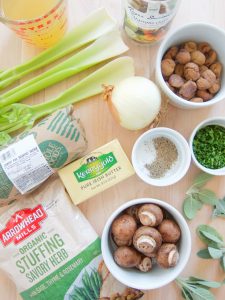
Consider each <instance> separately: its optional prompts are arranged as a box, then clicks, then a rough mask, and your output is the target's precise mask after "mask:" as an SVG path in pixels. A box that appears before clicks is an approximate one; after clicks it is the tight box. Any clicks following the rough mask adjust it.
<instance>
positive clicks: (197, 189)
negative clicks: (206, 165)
mask: <svg viewBox="0 0 225 300" xmlns="http://www.w3.org/2000/svg"><path fill="white" fill-rule="evenodd" d="M212 177H213V176H212V175H209V174H206V173H201V174H200V175H198V176H197V177H196V178H195V179H194V182H193V184H192V185H191V187H190V188H189V189H188V190H187V192H186V197H185V199H184V204H183V212H184V215H185V217H186V218H188V219H189V220H192V219H193V218H194V217H195V216H196V214H197V212H198V211H199V210H200V209H201V208H202V206H203V204H208V205H212V206H216V205H217V203H218V198H217V196H216V194H215V193H214V192H213V191H211V190H208V189H205V188H204V186H205V184H206V183H207V182H208V181H209V180H210V179H211V178H212Z"/></svg>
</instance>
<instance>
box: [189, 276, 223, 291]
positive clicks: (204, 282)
mask: <svg viewBox="0 0 225 300" xmlns="http://www.w3.org/2000/svg"><path fill="white" fill-rule="evenodd" d="M189 279H190V281H193V282H195V283H197V284H200V285H202V286H203V287H208V288H214V289H216V288H219V287H221V286H222V283H221V282H217V281H208V280H205V279H202V278H198V277H194V276H191V277H189Z"/></svg>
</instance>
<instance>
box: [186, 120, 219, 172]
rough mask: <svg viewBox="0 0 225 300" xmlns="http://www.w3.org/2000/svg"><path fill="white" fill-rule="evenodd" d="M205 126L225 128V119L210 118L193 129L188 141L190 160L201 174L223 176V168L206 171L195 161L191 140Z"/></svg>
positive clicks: (206, 169)
mask: <svg viewBox="0 0 225 300" xmlns="http://www.w3.org/2000/svg"><path fill="white" fill-rule="evenodd" d="M207 125H220V126H223V127H225V117H216V118H210V119H206V120H205V121H203V122H202V123H200V124H199V125H198V126H196V127H195V129H194V130H193V132H192V134H191V137H190V140H189V145H190V148H191V156H192V159H193V161H194V163H195V165H196V166H197V167H198V168H199V169H201V170H202V171H203V172H205V173H208V174H211V175H215V176H223V175H225V167H224V168H221V169H208V168H206V167H204V166H202V165H201V164H200V163H199V162H198V161H197V159H196V157H195V154H194V151H193V140H194V137H195V135H196V133H197V132H198V130H199V129H201V128H203V127H206V126H207Z"/></svg>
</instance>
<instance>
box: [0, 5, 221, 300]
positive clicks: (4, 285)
mask: <svg viewBox="0 0 225 300" xmlns="http://www.w3.org/2000/svg"><path fill="white" fill-rule="evenodd" d="M37 2H38V1H37ZM69 5H70V10H69V20H70V27H72V26H74V25H76V24H77V23H79V21H80V20H82V19H84V18H85V16H87V15H88V13H89V12H91V11H93V10H94V9H96V8H97V7H101V6H104V7H106V8H107V9H108V12H109V13H110V14H111V15H112V16H113V17H115V18H117V19H118V21H119V22H120V24H121V18H122V9H121V1H120V0H95V1H93V0H85V1H81V0H71V1H70V3H69ZM224 11H225V2H224V1H223V0H216V1H213V0H198V1H196V0H189V1H188V0H183V1H182V4H181V6H180V9H179V12H178V14H177V16H176V17H175V19H174V22H173V24H172V27H171V29H175V28H177V27H179V26H181V25H184V24H187V23H190V22H193V21H202V22H210V23H213V24H215V25H218V26H220V27H221V28H223V29H225V18H224ZM126 42H127V44H128V45H129V47H130V50H129V52H128V54H129V55H130V56H132V57H133V58H134V60H135V67H136V74H137V75H141V76H145V77H147V78H152V77H153V74H154V66H155V58H156V53H157V49H158V45H155V46H152V47H148V46H142V45H137V44H135V43H134V42H132V41H130V40H126ZM37 53H38V50H37V49H35V48H33V47H31V46H28V45H26V44H24V43H23V42H22V41H21V40H19V39H18V38H17V37H16V36H15V35H14V33H12V32H11V31H10V30H9V29H7V28H6V27H5V26H4V25H0V68H2V69H5V68H9V67H12V66H14V65H17V64H19V63H21V62H24V61H26V60H28V59H29V58H31V57H32V56H34V55H35V54H37ZM39 73H40V71H38V72H36V74H39ZM87 73H88V72H86V74H87ZM86 74H85V73H82V74H81V75H78V76H75V78H72V79H69V80H66V81H64V82H62V83H59V84H57V85H56V86H54V87H51V88H48V89H47V90H45V91H42V92H40V93H38V94H36V95H34V96H32V97H30V98H29V99H27V100H26V102H27V103H39V102H42V101H45V100H49V99H51V98H53V97H55V96H56V95H58V93H60V92H62V91H63V90H65V89H66V88H68V87H70V86H71V85H72V84H73V83H74V82H76V81H77V80H79V79H80V78H83V77H84V76H85V75H86ZM76 109H77V116H79V117H80V118H81V120H82V122H83V124H84V126H85V128H86V132H87V137H88V141H89V150H93V149H95V148H97V147H99V146H101V145H103V144H105V143H107V142H109V141H111V140H112V139H114V138H118V139H119V141H120V143H121V144H122V146H123V148H124V150H125V151H126V153H127V155H128V156H129V157H130V155H131V150H132V146H133V144H134V142H135V140H136V139H137V138H138V136H139V135H140V134H141V133H142V132H141V131H139V132H130V131H127V130H125V129H123V128H121V127H120V126H119V125H117V124H116V123H115V122H114V120H113V119H112V117H111V115H110V113H109V111H108V107H107V105H106V103H104V102H103V100H102V98H101V97H100V96H99V97H95V98H92V99H90V100H88V101H86V102H83V103H80V104H78V105H76ZM212 116H225V102H224V101H223V102H221V103H219V104H216V105H214V106H213V107H212V108H207V109H204V110H196V111H186V110H181V109H178V108H175V107H172V106H169V110H168V115H167V118H166V120H164V121H163V123H162V124H161V125H163V126H166V127H170V128H173V129H176V130H177V131H179V132H180V133H182V134H183V135H184V136H185V137H186V138H188V137H189V136H190V133H191V131H192V130H193V128H194V127H195V126H196V125H197V124H198V123H199V122H201V121H202V120H204V119H205V118H208V117H212ZM198 172H199V170H198V169H197V168H196V167H195V166H194V165H193V164H192V165H191V168H190V170H189V171H188V173H187V175H186V176H185V178H184V179H183V180H181V181H180V182H179V183H177V184H175V185H173V186H170V187H166V188H157V187H152V186H149V185H147V184H145V183H144V182H142V181H141V180H140V179H139V178H138V177H137V176H133V177H131V178H130V179H128V180H125V181H124V182H122V183H120V184H118V185H116V186H115V187H113V188H110V189H108V190H107V191H105V192H103V193H101V194H99V195H97V196H96V197H93V198H91V199H89V200H88V201H86V202H85V203H83V204H81V205H80V209H81V210H82V211H83V213H84V214H85V216H86V217H87V219H88V220H89V221H90V223H91V224H92V225H93V227H94V228H95V230H96V231H97V232H98V234H99V235H101V232H102V229H103V226H104V224H105V222H106V220H107V218H108V216H109V215H110V214H111V213H112V212H113V211H114V210H115V209H116V208H117V207H118V206H120V205H121V204H122V203H124V202H126V201H128V200H131V199H135V198H140V197H153V198H158V199H162V200H164V201H166V202H168V203H170V204H172V205H174V206H175V207H176V208H177V209H179V210H181V207H182V202H183V198H184V194H185V191H186V190H187V188H188V187H189V186H190V184H191V182H192V180H193V178H194V176H195V175H196V174H197V173H198ZM224 186H225V178H224V177H217V178H213V180H212V181H211V182H210V183H209V187H210V188H212V189H213V190H214V191H215V192H216V193H217V195H218V196H219V197H222V196H224V195H225V188H224ZM210 216H211V208H210V207H207V206H205V207H204V208H203V209H202V210H201V211H200V212H199V213H198V216H197V217H196V218H195V219H194V220H193V221H191V222H189V226H190V230H191V234H192V242H193V247H192V254H191V258H190V260H189V262H188V264H187V266H186V268H185V270H184V272H183V274H182V275H184V276H189V275H195V276H199V277H203V278H207V279H210V280H222V279H223V278H224V273H223V271H222V269H221V268H220V266H219V263H218V261H212V260H202V259H200V258H198V257H197V256H196V252H197V251H198V250H199V249H200V248H202V247H203V244H202V243H201V242H200V241H199V239H198V238H197V236H196V233H195V230H196V227H197V226H198V225H199V224H210V225H212V226H215V227H216V228H217V229H218V231H220V232H221V233H222V234H223V235H224V237H225V230H224V220H222V219H220V218H217V219H213V220H212V219H211V217H210ZM213 292H214V294H215V297H216V299H218V300H222V299H224V297H225V296H224V295H225V288H220V289H218V290H214V291H213ZM16 299H21V298H20V296H18V295H17V292H16V288H15V286H14V284H13V283H12V282H11V281H10V280H9V279H7V278H6V277H5V276H4V274H0V300H16ZM150 299H154V300H164V299H169V300H178V299H182V297H181V295H180V291H179V289H178V288H177V286H176V285H175V284H174V283H171V284H169V285H167V286H165V287H163V288H160V289H157V290H153V291H149V292H146V293H145V296H144V297H143V300H150ZM48 300H51V299H48Z"/></svg>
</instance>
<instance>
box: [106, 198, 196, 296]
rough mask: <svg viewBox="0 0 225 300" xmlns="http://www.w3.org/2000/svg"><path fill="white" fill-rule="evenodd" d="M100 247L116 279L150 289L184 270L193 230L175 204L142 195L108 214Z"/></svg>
mask: <svg viewBox="0 0 225 300" xmlns="http://www.w3.org/2000/svg"><path fill="white" fill-rule="evenodd" d="M101 247H102V255H103V259H104V261H105V264H106V265H107V267H108V269H109V270H110V272H111V273H112V275H113V276H114V277H115V278H116V279H117V280H119V281H120V282H122V283H123V284H125V285H127V286H130V287H132V288H136V289H142V290H150V289H156V288H159V287H162V286H164V285H166V284H168V283H170V282H171V281H173V280H174V279H175V278H177V277H178V276H179V274H180V273H181V272H182V271H183V269H184V267H185V265H186V264H187V262H188V260H189V257H190V253H191V234H190V230H189V227H188V225H187V223H186V221H185V219H184V218H183V216H182V215H181V213H180V212H179V211H178V210H177V209H175V208H174V207H173V206H172V205H170V204H168V203H166V202H164V201H161V200H157V199H151V198H141V199H135V200H132V201H129V202H126V203H125V204H123V205H122V206H120V207H119V208H118V209H117V210H116V211H115V212H114V213H113V214H112V215H111V216H110V217H109V219H108V221H107V222H106V224H105V227H104V230H103V234H102V242H101Z"/></svg>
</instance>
